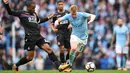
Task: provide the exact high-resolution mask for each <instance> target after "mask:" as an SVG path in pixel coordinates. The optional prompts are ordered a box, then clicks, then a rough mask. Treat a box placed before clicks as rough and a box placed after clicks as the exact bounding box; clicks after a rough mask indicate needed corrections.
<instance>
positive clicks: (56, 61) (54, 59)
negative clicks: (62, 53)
mask: <svg viewBox="0 0 130 73" xmlns="http://www.w3.org/2000/svg"><path fill="white" fill-rule="evenodd" d="M48 56H49V58H50V60H51V61H53V63H54V64H55V65H56V68H58V67H59V66H60V61H59V60H58V59H57V57H56V55H55V54H54V53H53V52H52V53H48Z"/></svg>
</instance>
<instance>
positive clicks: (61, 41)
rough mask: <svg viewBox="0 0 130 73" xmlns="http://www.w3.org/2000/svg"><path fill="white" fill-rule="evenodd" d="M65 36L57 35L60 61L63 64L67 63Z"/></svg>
mask: <svg viewBox="0 0 130 73" xmlns="http://www.w3.org/2000/svg"><path fill="white" fill-rule="evenodd" d="M64 40H65V39H64V36H63V35H61V34H58V35H57V44H58V46H59V48H60V61H61V63H62V64H63V63H65V54H64V44H65V43H64Z"/></svg>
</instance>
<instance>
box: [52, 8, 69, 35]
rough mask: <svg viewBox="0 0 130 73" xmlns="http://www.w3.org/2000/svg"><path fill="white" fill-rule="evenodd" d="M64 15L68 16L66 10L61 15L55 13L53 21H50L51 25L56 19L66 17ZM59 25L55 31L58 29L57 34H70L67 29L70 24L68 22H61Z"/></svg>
mask: <svg viewBox="0 0 130 73" xmlns="http://www.w3.org/2000/svg"><path fill="white" fill-rule="evenodd" d="M66 14H69V12H68V11H67V10H65V12H63V13H60V12H58V11H57V12H56V13H55V17H53V19H52V23H55V21H56V20H57V19H58V18H60V17H62V16H64V15H66ZM59 24H60V25H58V27H57V29H58V32H57V34H60V33H63V34H70V33H71V32H70V30H69V29H68V25H69V24H70V22H69V21H68V20H64V21H61V22H59Z"/></svg>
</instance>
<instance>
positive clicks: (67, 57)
mask: <svg viewBox="0 0 130 73" xmlns="http://www.w3.org/2000/svg"><path fill="white" fill-rule="evenodd" d="M67 60H69V53H67V55H66V61H67Z"/></svg>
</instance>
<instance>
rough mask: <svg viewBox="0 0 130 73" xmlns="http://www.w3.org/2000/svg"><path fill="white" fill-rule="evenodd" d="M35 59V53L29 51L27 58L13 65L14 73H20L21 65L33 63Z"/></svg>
mask: <svg viewBox="0 0 130 73" xmlns="http://www.w3.org/2000/svg"><path fill="white" fill-rule="evenodd" d="M33 57H34V51H28V55H27V56H25V57H23V58H21V59H20V60H19V61H18V62H17V63H16V64H13V69H14V72H15V73H18V67H19V66H20V65H24V64H26V63H28V62H30V61H32V60H33Z"/></svg>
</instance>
